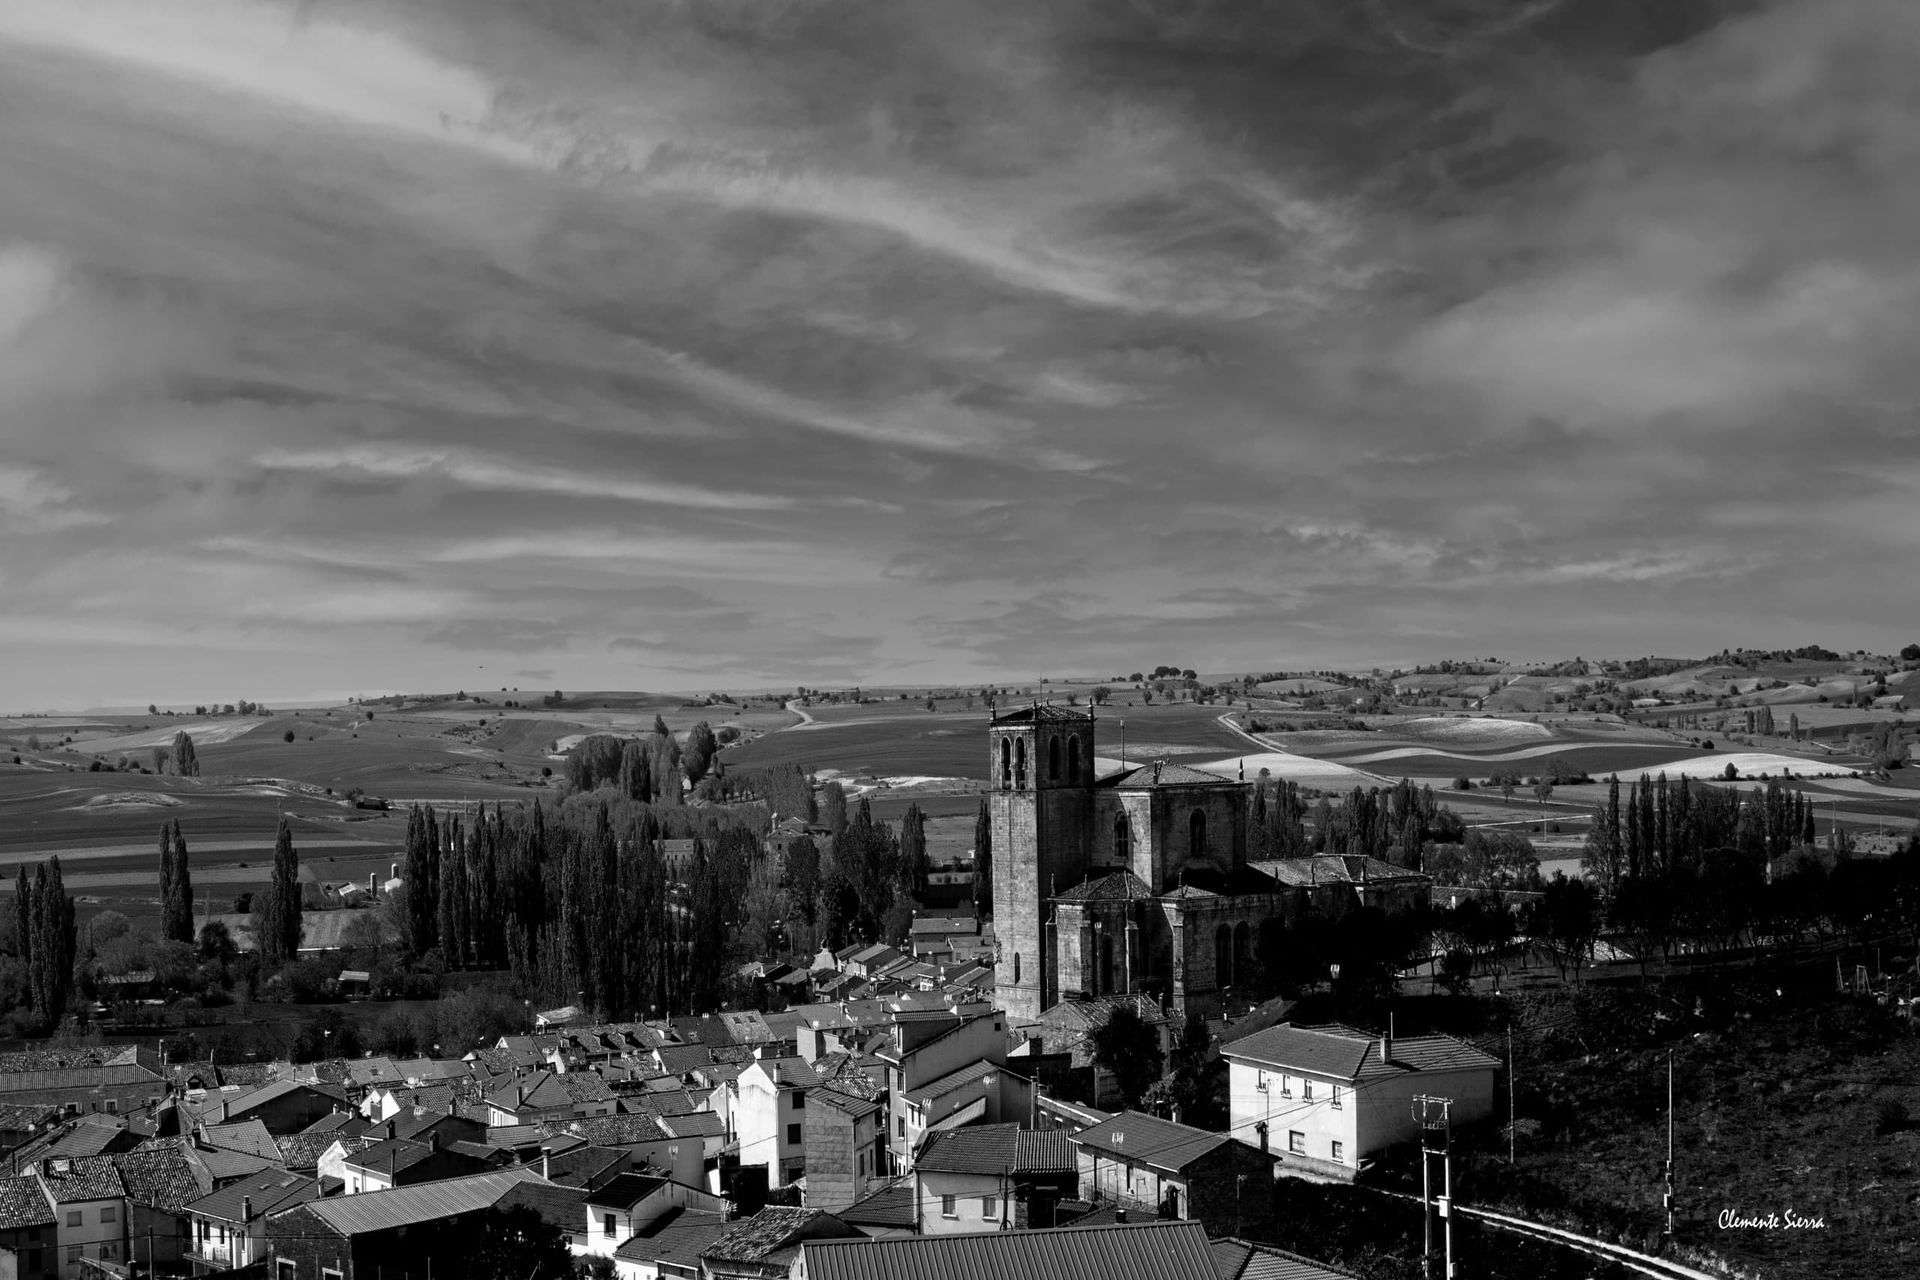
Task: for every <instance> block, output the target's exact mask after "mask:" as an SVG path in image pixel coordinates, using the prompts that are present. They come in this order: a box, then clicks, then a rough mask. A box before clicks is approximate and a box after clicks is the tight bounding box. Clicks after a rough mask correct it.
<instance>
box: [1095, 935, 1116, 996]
mask: <svg viewBox="0 0 1920 1280" xmlns="http://www.w3.org/2000/svg"><path fill="white" fill-rule="evenodd" d="M1094 981H1095V982H1096V983H1098V984H1099V989H1098V990H1096V991H1095V992H1094V993H1093V994H1095V995H1097V996H1098V995H1105V994H1106V993H1108V992H1110V991H1112V990H1113V935H1112V934H1111V933H1102V934H1101V935H1100V972H1099V973H1097V974H1095V975H1094Z"/></svg>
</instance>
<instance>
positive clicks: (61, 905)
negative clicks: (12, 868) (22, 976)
mask: <svg viewBox="0 0 1920 1280" xmlns="http://www.w3.org/2000/svg"><path fill="white" fill-rule="evenodd" d="M19 883H20V890H21V892H20V904H19V905H16V908H15V909H16V911H17V912H18V913H19V914H18V917H17V919H18V921H19V923H20V925H21V930H22V932H21V937H20V951H21V955H22V956H23V957H24V958H25V959H26V966H27V997H28V1000H29V1002H30V1003H31V1005H32V1007H33V1009H34V1011H35V1012H36V1013H37V1014H38V1015H39V1019H38V1020H39V1022H40V1025H41V1026H42V1027H44V1028H47V1029H49V1030H51V1029H52V1028H54V1027H56V1026H58V1025H59V1023H60V1018H61V1016H62V1015H63V1014H65V1013H66V1010H67V996H68V995H69V994H70V993H71V992H72V990H73V961H74V956H75V954H76V945H77V939H76V934H75V930H74V919H73V899H72V898H71V897H69V896H68V895H67V890H66V884H65V881H64V880H63V879H62V877H61V874H60V859H59V858H49V859H48V860H47V861H45V862H43V863H41V864H40V865H39V866H37V867H36V868H35V869H34V873H33V879H32V881H31V882H29V881H28V880H27V872H26V868H25V867H22V868H21V869H20V882H19Z"/></svg>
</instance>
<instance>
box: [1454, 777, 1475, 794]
mask: <svg viewBox="0 0 1920 1280" xmlns="http://www.w3.org/2000/svg"><path fill="white" fill-rule="evenodd" d="M1453 789H1454V790H1455V791H1471V790H1473V779H1472V778H1469V777H1467V776H1466V775H1464V774H1462V775H1461V776H1460V777H1458V778H1455V779H1454V780H1453Z"/></svg>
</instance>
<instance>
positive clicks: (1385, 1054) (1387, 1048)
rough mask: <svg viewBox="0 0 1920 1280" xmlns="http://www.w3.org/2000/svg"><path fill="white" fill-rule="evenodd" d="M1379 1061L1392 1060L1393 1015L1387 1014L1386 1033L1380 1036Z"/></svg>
mask: <svg viewBox="0 0 1920 1280" xmlns="http://www.w3.org/2000/svg"><path fill="white" fill-rule="evenodd" d="M1380 1061H1381V1062H1383V1063H1385V1062H1392V1061H1393V1015H1392V1014H1388V1015H1387V1034H1385V1035H1383V1036H1381V1037H1380Z"/></svg>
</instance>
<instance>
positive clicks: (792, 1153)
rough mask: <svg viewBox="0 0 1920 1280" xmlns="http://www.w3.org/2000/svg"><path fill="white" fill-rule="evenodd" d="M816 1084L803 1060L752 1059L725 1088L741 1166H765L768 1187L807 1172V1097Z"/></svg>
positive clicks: (790, 1058)
mask: <svg viewBox="0 0 1920 1280" xmlns="http://www.w3.org/2000/svg"><path fill="white" fill-rule="evenodd" d="M819 1083H820V1078H819V1077H818V1076H817V1075H815V1074H814V1071H813V1068H812V1067H810V1066H808V1065H807V1064H806V1062H805V1061H804V1060H803V1059H800V1058H797V1057H757V1058H755V1059H754V1060H753V1061H752V1062H750V1063H748V1064H747V1067H746V1069H745V1070H743V1071H742V1072H741V1073H740V1074H739V1076H738V1077H736V1078H735V1080H734V1082H733V1084H732V1085H731V1086H730V1087H729V1091H728V1092H729V1097H728V1106H729V1108H730V1110H731V1112H732V1115H733V1128H734V1133H735V1134H737V1135H738V1137H739V1141H740V1163H741V1164H743V1165H765V1166H766V1169H767V1181H768V1183H769V1184H770V1185H773V1186H785V1185H787V1184H788V1183H790V1182H793V1181H794V1180H795V1179H797V1178H799V1177H800V1176H801V1175H802V1174H804V1173H805V1172H806V1167H807V1161H806V1143H805V1138H804V1130H805V1128H806V1115H805V1112H806V1109H807V1093H808V1091H809V1090H810V1089H812V1088H813V1087H814V1086H815V1085H817V1084H819Z"/></svg>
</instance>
